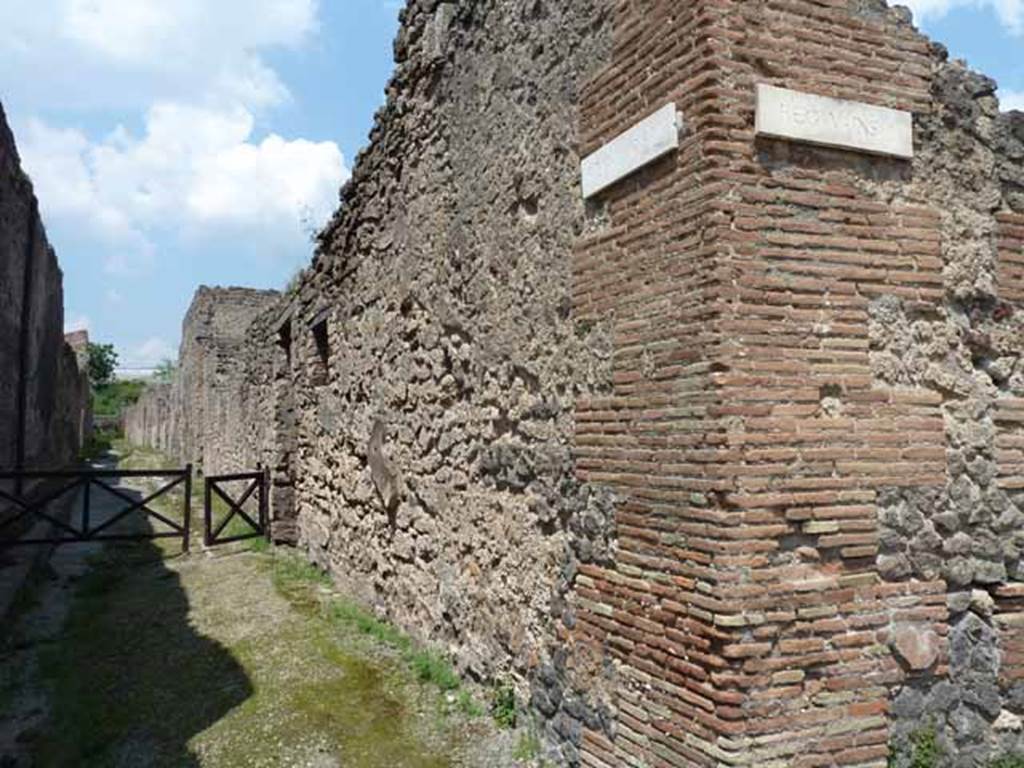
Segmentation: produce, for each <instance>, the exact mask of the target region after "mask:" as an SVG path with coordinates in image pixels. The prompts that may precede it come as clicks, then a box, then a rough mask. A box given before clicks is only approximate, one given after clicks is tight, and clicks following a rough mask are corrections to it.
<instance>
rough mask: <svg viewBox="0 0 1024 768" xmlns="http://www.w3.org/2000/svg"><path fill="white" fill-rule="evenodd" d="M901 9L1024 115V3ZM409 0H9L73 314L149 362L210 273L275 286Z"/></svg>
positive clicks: (24, 106)
mask: <svg viewBox="0 0 1024 768" xmlns="http://www.w3.org/2000/svg"><path fill="white" fill-rule="evenodd" d="M566 1H568V2H571V0H566ZM908 5H911V6H912V7H913V9H914V11H915V14H916V18H917V20H918V23H919V26H921V27H922V29H923V30H924V31H925V32H927V33H928V34H930V35H931V36H932V37H933V38H934V39H937V40H939V41H941V42H943V43H945V44H946V45H947V46H948V47H949V49H950V52H951V54H952V55H953V56H955V57H958V58H965V59H967V60H968V62H969V63H970V64H971V65H972V66H973V67H975V68H977V69H980V70H982V71H984V72H986V73H987V74H989V75H991V76H993V77H995V78H996V79H997V80H998V81H999V83H1000V86H1001V88H1000V90H1001V96H1002V98H1003V101H1004V107H1005V108H1008V107H1010V106H1018V107H1019V108H1021V109H1024V55H1022V52H1024V48H1022V45H1024V0H913V1H912V2H909V3H908ZM400 6H401V2H400V0H216V2H211V0H33V2H32V3H31V4H28V3H25V2H23V1H22V0H0V101H2V102H3V104H4V107H5V109H6V110H7V113H8V118H9V119H10V121H11V123H12V127H13V128H14V131H15V135H16V137H17V140H18V145H19V149H20V151H21V154H22V158H23V162H24V164H25V166H26V169H27V170H28V172H29V173H30V175H31V176H32V178H33V181H34V183H35V185H36V191H37V194H38V195H39V197H40V202H41V206H42V211H43V216H44V219H45V221H46V224H47V229H48V232H49V235H50V239H51V242H52V243H53V244H54V246H55V248H56V249H57V252H58V254H59V257H60V260H61V264H62V266H63V268H64V272H65V304H66V314H67V325H68V327H69V328H72V327H83V326H84V327H88V328H89V330H90V332H91V334H92V336H93V338H94V339H96V340H99V341H107V342H112V343H114V344H115V345H116V346H117V348H118V350H119V352H120V354H121V359H122V363H123V364H124V365H126V366H127V367H145V366H151V365H154V364H155V363H157V362H159V361H160V360H161V359H163V358H166V357H174V356H175V355H176V349H177V345H178V342H179V336H180V324H181V319H182V317H183V316H184V313H185V310H186V308H187V306H188V303H189V301H190V300H191V297H192V294H193V292H194V291H195V288H196V287H197V286H198V285H200V284H204V283H205V284H211V285H250V286H254V287H280V286H282V285H284V284H285V283H286V282H287V281H288V279H289V278H290V276H291V275H292V274H294V272H295V271H296V270H298V269H299V268H300V267H301V266H303V265H305V264H306V263H307V262H308V260H309V258H310V255H311V253H312V246H311V244H310V234H311V233H312V232H313V231H315V230H316V229H317V228H319V227H320V226H321V225H322V224H323V223H324V222H325V221H326V219H327V218H328V216H329V215H330V213H331V212H332V210H333V209H334V207H335V205H336V202H337V191H338V188H339V186H340V185H341V184H342V182H343V181H344V180H345V179H346V178H347V177H348V174H349V168H350V164H351V162H352V158H354V157H355V155H356V153H357V151H358V150H359V149H360V148H361V147H362V146H363V145H364V143H365V141H366V136H367V133H368V131H369V129H370V126H371V125H372V121H373V114H374V112H375V111H376V109H377V108H378V107H379V106H380V105H381V103H382V102H383V89H384V85H385V84H386V82H387V79H388V77H389V76H390V73H391V68H392V58H391V50H392V47H391V44H392V40H393V38H394V35H395V32H396V30H397V16H398V10H399V8H400Z"/></svg>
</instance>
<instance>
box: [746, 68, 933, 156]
mask: <svg viewBox="0 0 1024 768" xmlns="http://www.w3.org/2000/svg"><path fill="white" fill-rule="evenodd" d="M757 135H758V136H770V137H772V138H776V139H790V140H792V141H803V142H807V143H808V144H819V145H821V146H825V147H841V148H843V149H853V150H857V151H860V152H868V153H870V154H874V155H889V156H892V157H903V158H911V157H913V156H914V120H913V115H911V114H910V113H909V112H900V111H897V110H895V109H887V108H886V107H876V106H873V105H871V104H862V103H861V102H858V101H846V100H844V99H831V98H828V97H827V96H815V95H813V94H810V93H800V92H799V91H790V90H788V89H786V88H776V87H775V86H772V85H758V86H757Z"/></svg>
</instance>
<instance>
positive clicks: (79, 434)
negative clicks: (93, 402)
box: [0, 107, 90, 469]
mask: <svg viewBox="0 0 1024 768" xmlns="http://www.w3.org/2000/svg"><path fill="white" fill-rule="evenodd" d="M0 363H2V364H0V467H2V468H5V469H10V468H15V467H17V466H19V465H20V466H23V467H25V468H27V469H53V468H55V467H61V466H64V465H66V464H67V463H69V462H71V461H73V460H75V459H76V458H77V456H78V452H79V449H80V447H81V444H82V440H83V439H84V437H85V434H87V431H88V425H89V421H90V419H89V413H90V396H89V385H88V380H87V378H86V375H87V374H86V372H85V370H84V368H83V369H81V370H80V369H79V365H78V362H77V360H76V358H75V353H74V351H73V350H72V349H71V347H70V346H69V345H67V344H66V343H65V341H64V294H63V275H62V273H61V271H60V267H59V265H58V263H57V257H56V255H55V254H54V252H53V249H52V248H50V245H49V243H48V242H47V239H46V231H45V229H44V227H43V223H42V220H41V219H40V217H39V209H38V204H37V201H36V198H35V194H34V193H33V191H32V183H31V181H30V180H29V178H28V176H27V175H26V174H25V172H24V171H23V170H22V169H21V162H20V159H19V157H18V152H17V148H16V147H15V144H14V136H13V134H12V133H11V131H10V129H9V128H8V126H7V122H6V117H5V115H4V113H3V109H2V107H0Z"/></svg>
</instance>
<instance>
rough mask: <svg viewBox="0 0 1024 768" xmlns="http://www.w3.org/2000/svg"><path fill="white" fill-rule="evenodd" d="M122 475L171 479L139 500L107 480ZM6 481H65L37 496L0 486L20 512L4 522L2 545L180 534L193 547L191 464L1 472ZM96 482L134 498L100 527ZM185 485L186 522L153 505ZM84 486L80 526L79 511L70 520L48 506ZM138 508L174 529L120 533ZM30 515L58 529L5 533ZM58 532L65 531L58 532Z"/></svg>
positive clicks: (0, 524)
mask: <svg viewBox="0 0 1024 768" xmlns="http://www.w3.org/2000/svg"><path fill="white" fill-rule="evenodd" d="M122 478H139V479H161V480H167V481H169V482H166V483H164V485H163V486H161V487H160V488H159V489H158V490H156V491H154V492H152V493H150V494H149V495H148V496H146V497H145V498H143V499H142V500H137V499H136V498H134V497H133V496H131V495H130V494H129V493H127V492H126V491H125V490H122V489H121V488H119V487H117V486H116V485H114V484H112V483H111V482H106V481H115V480H119V479H122ZM3 480H13V481H15V482H16V483H17V485H18V487H19V488H20V487H22V486H23V484H24V483H25V481H62V484H61V485H60V486H59V487H58V488H57V489H56V490H52V491H48V492H46V493H44V494H43V495H42V496H41V497H39V498H38V499H34V500H30V499H26V498H24V497H23V495H22V494H21V493H18V492H15V493H10V492H8V491H5V490H2V489H0V501H6V502H8V503H10V504H12V505H14V507H16V508H17V511H16V512H14V514H12V515H10V516H8V517H7V518H6V519H5V520H2V521H0V547H6V546H16V545H25V544H71V543H77V542H86V541H148V540H151V539H167V538H180V539H181V548H182V551H183V552H187V551H188V545H189V534H190V530H191V520H192V512H191V510H192V466H191V465H189V466H187V467H186V468H185V469H181V470H160V471H150V470H79V471H66V472H31V471H14V472H0V481H3ZM94 485H95V486H97V487H99V488H102V489H103V490H105V491H107V493H109V494H111V495H112V496H114V497H116V498H118V499H121V500H122V501H125V502H127V503H128V506H127V507H125V508H123V509H121V510H118V511H117V512H116V513H114V514H113V515H111V516H109V517H107V518H106V519H104V520H103V521H102V522H100V524H99V525H95V526H94V525H93V524H92V493H91V492H92V487H93V486H94ZM180 485H184V486H185V498H184V502H183V504H182V519H181V520H180V521H176V520H172V519H171V518H169V517H167V516H166V515H164V514H162V513H160V512H157V511H156V510H155V509H153V508H152V507H151V506H150V504H152V503H153V502H154V501H155V500H156V499H158V498H160V497H161V496H164V495H165V494H168V493H170V492H171V491H173V490H174V489H175V488H177V487H178V486H180ZM79 489H81V490H82V496H81V499H82V508H81V512H82V513H81V515H80V517H79V520H80V521H81V525H80V527H75V525H74V524H73V521H74V519H75V515H70V516H69V517H68V521H65V520H62V519H60V517H56V516H54V515H52V514H50V513H48V512H46V511H45V510H46V507H47V506H48V505H50V504H52V503H53V502H55V501H57V500H58V499H60V498H61V497H63V496H65V495H66V494H68V493H71V492H76V491H78V490H79ZM136 512H141V513H143V519H145V518H146V517H147V516H148V517H152V518H154V519H156V520H159V521H160V522H161V523H163V524H164V525H165V526H167V527H168V528H169V529H170V530H168V531H157V530H155V529H154V530H148V531H142V532H139V533H115V532H113V531H112V530H111V529H112V528H113V526H115V525H117V523H119V522H121V521H122V520H124V519H126V518H127V517H128V516H129V515H131V514H133V513H136ZM26 518H27V519H30V520H31V519H34V520H37V521H38V520H41V521H44V522H47V523H49V524H50V525H51V526H52V527H53V529H54V535H51V536H29V537H17V538H14V537H9V538H4V536H3V534H4V532H5V531H9V530H11V527H12V526H14V525H15V523H17V522H18V521H19V520H25V519H26ZM69 521H70V522H69ZM58 532H59V533H60V534H62V535H56V534H57V533H58Z"/></svg>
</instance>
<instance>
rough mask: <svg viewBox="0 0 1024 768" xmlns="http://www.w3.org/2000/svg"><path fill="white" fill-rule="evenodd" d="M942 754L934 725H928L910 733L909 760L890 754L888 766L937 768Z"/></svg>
mask: <svg viewBox="0 0 1024 768" xmlns="http://www.w3.org/2000/svg"><path fill="white" fill-rule="evenodd" d="M942 756H943V752H942V747H941V746H939V740H938V736H937V735H936V733H935V727H934V726H932V725H929V726H927V727H924V728H921V729H920V730H918V731H915V732H914V733H913V734H911V736H910V753H909V755H908V757H909V762H904V761H901V760H899V757H898V756H897V755H896V754H890V755H889V767H890V768H898V767H900V766H906V768H938V766H939V761H940V759H941V758H942ZM1011 768H1012V766H1011Z"/></svg>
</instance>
